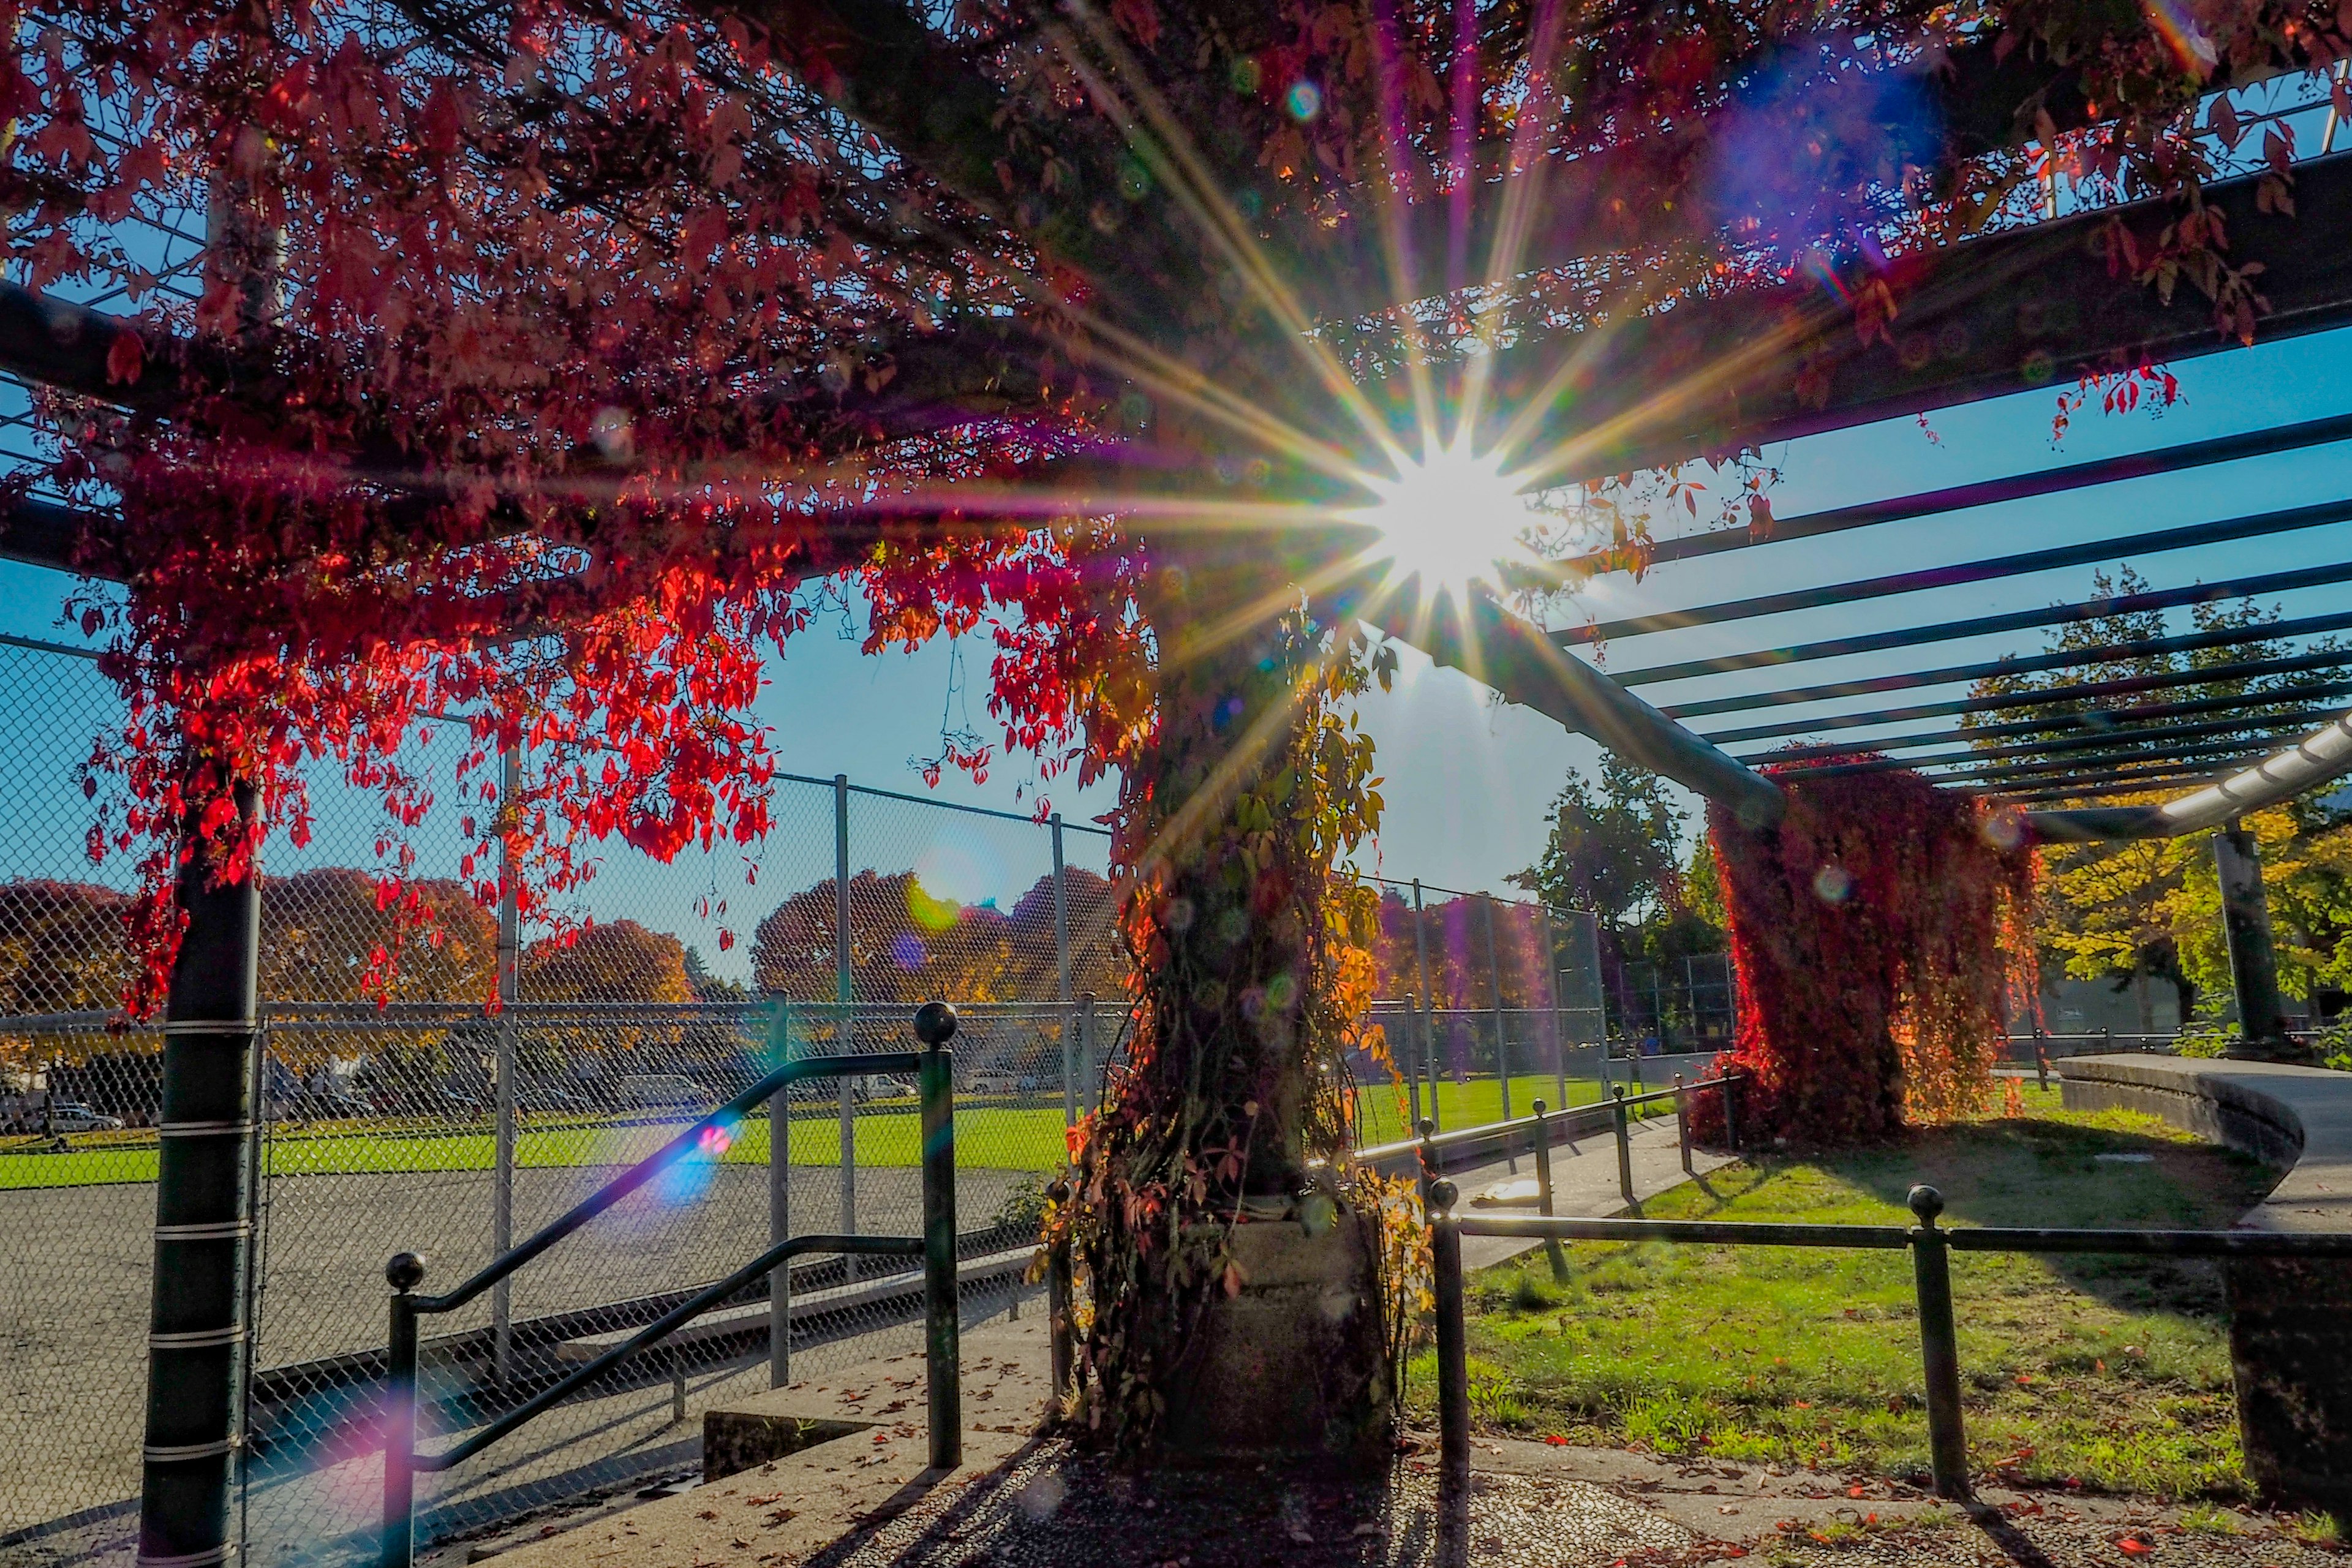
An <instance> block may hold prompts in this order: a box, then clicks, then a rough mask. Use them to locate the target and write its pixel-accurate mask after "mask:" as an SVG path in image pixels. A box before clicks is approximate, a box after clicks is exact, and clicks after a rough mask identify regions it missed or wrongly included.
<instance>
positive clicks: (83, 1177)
mask: <svg viewBox="0 0 2352 1568" xmlns="http://www.w3.org/2000/svg"><path fill="white" fill-rule="evenodd" d="M1568 1089H1569V1102H1570V1104H1574V1105H1589V1104H1591V1103H1592V1102H1593V1101H1594V1100H1598V1099H1600V1097H1601V1086H1600V1085H1599V1084H1598V1083H1595V1082H1593V1081H1592V1080H1591V1079H1581V1080H1580V1079H1570V1080H1569V1086H1568ZM1538 1096H1540V1097H1541V1098H1542V1099H1543V1100H1544V1101H1545V1102H1546V1103H1547V1104H1549V1103H1550V1102H1551V1101H1552V1100H1555V1099H1557V1098H1558V1093H1557V1085H1556V1084H1555V1083H1554V1082H1553V1080H1552V1079H1549V1078H1547V1077H1539V1076H1534V1075H1530V1076H1528V1077H1524V1078H1514V1079H1512V1080H1511V1109H1512V1110H1513V1112H1514V1113H1515V1114H1517V1115H1520V1116H1525V1115H1527V1114H1528V1110H1530V1109H1531V1108H1532V1106H1533V1104H1534V1101H1535V1100H1536V1099H1537V1098H1538ZM1502 1101H1503V1095H1502V1086H1501V1085H1500V1084H1499V1083H1497V1082H1496V1080H1494V1079H1474V1080H1473V1081H1471V1082H1469V1083H1467V1084H1456V1083H1452V1082H1446V1083H1441V1084H1440V1085H1439V1086H1438V1100H1437V1104H1438V1114H1439V1116H1440V1118H1441V1119H1442V1121H1443V1124H1444V1126H1446V1127H1448V1128H1459V1127H1470V1126H1475V1125H1477V1124H1479V1123H1481V1122H1487V1121H1498V1120H1500V1119H1501V1117H1502V1114H1503V1109H1502ZM1360 1108H1361V1115H1362V1120H1363V1123H1364V1136H1363V1142H1365V1143H1366V1144H1372V1143H1385V1142H1392V1141H1394V1140H1396V1139H1400V1138H1403V1137H1407V1136H1409V1135H1410V1133H1409V1131H1408V1129H1407V1128H1406V1115H1405V1106H1404V1089H1403V1088H1402V1086H1395V1087H1391V1086H1389V1085H1385V1084H1382V1085H1375V1086H1372V1087H1370V1088H1368V1089H1364V1090H1363V1092H1362V1097H1361V1100H1360ZM677 1126H678V1124H677V1123H670V1124H667V1125H666V1126H648V1127H628V1128H617V1129H616V1128H611V1127H603V1126H582V1125H579V1124H577V1119H576V1118H569V1117H565V1118H552V1117H551V1118H545V1119H539V1118H526V1119H525V1121H524V1125H523V1128H522V1130H521V1131H520V1133H519V1134H518V1135H517V1137H516V1141H515V1160H516V1163H518V1164H520V1165H522V1166H525V1167H566V1166H582V1165H623V1164H626V1163H630V1162H631V1161H634V1160H639V1159H643V1158H644V1157H645V1156H646V1155H647V1154H649V1153H651V1152H653V1151H654V1150H655V1149H656V1148H657V1147H659V1146H660V1144H661V1143H662V1142H663V1141H664V1140H665V1139H667V1138H668V1137H669V1136H671V1135H672V1134H673V1133H674V1132H675V1131H677ZM153 1139H154V1135H153V1134H152V1133H142V1132H139V1131H126V1132H113V1133H103V1132H101V1133H90V1134H84V1135H81V1136H79V1137H76V1138H74V1139H73V1140H71V1142H72V1145H73V1146H72V1147H71V1148H70V1149H69V1150H68V1152H65V1153H62V1154H57V1153H38V1154H35V1153H21V1154H20V1153H9V1154H5V1155H0V1191H5V1190H7V1189H10V1188H26V1187H78V1186H92V1185H99V1184H109V1183H120V1182H152V1181H153V1180H154V1179H155V1146H154V1142H153ZM856 1140H857V1147H856V1157H857V1162H858V1163H859V1164H861V1165H867V1166H882V1165H911V1164H913V1163H916V1159H917V1155H918V1152H919V1141H918V1138H917V1113H916V1111H915V1110H914V1108H913V1106H912V1105H911V1104H908V1106H907V1108H906V1109H904V1110H898V1109H895V1108H891V1109H881V1110H871V1109H863V1108H861V1109H860V1110H859V1111H858V1113H857V1121H856ZM26 1142H30V1141H29V1140H27V1141H26ZM840 1146H841V1134H840V1129H839V1123H838V1122H837V1121H835V1118H834V1117H833V1116H832V1115H831V1114H830V1113H824V1114H820V1115H816V1116H810V1117H796V1118H794V1120H793V1163H795V1164H803V1165H824V1164H831V1163H834V1162H835V1160H836V1159H837V1158H838V1157H839V1151H840ZM492 1153H493V1150H492V1145H491V1139H490V1132H489V1129H488V1127H487V1126H485V1127H480V1128H478V1129H467V1130H463V1131H448V1132H439V1131H425V1132H419V1131H415V1130H414V1129H413V1128H412V1127H404V1126H400V1125H397V1124H387V1125H385V1126H383V1127H381V1128H370V1127H359V1128H350V1127H341V1128H337V1129H335V1130H333V1131H316V1132H313V1131H307V1130H299V1129H298V1130H280V1131H277V1132H276V1133H274V1134H273V1136H272V1137H271V1139H270V1142H269V1146H268V1165H269V1171H270V1173H271V1174H273V1175H309V1174H318V1175H327V1174H362V1173H370V1172H415V1171H487V1170H488V1169H489V1168H490V1164H491V1159H492ZM721 1157H722V1158H723V1159H726V1160H728V1161H730V1162H741V1163H751V1164H765V1163H767V1159H768V1124H767V1121H766V1120H765V1119H764V1118H762V1119H760V1120H756V1121H748V1122H746V1123H744V1124H743V1126H742V1128H741V1129H740V1131H739V1132H738V1134H737V1136H736V1139H735V1142H734V1143H733V1145H732V1146H731V1147H730V1148H729V1149H728V1150H727V1152H725V1154H724V1155H722V1156H721ZM956 1157H957V1162H958V1163H960V1164H964V1165H971V1166H988V1167H992V1168H995V1169H1000V1170H1016V1171H1050V1170H1057V1169H1059V1168H1060V1167H1061V1165H1062V1164H1063V1163H1064V1161H1065V1160H1066V1158H1067V1157H1068V1156H1067V1144H1066V1142H1065V1141H1064V1138H1063V1129H1062V1108H1061V1107H1060V1105H1058V1104H1051V1105H1031V1106H1017V1105H987V1104H980V1105H965V1106H962V1107H961V1108H959V1109H958V1110H957V1112H956Z"/></svg>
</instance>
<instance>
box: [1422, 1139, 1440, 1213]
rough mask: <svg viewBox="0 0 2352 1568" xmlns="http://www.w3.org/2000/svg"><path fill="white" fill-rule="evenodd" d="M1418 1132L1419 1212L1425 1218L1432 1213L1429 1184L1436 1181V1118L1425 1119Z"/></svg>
mask: <svg viewBox="0 0 2352 1568" xmlns="http://www.w3.org/2000/svg"><path fill="white" fill-rule="evenodd" d="M1418 1131H1420V1133H1421V1149H1420V1163H1421V1212H1422V1215H1423V1218H1426V1217H1428V1215H1430V1213H1431V1212H1432V1210H1431V1208H1430V1199H1429V1184H1430V1183H1432V1182H1433V1181H1435V1180H1437V1118H1435V1117H1434V1116H1432V1117H1429V1118H1427V1119H1426V1120H1424V1121H1423V1122H1422V1124H1421V1126H1420V1128H1419V1129H1418Z"/></svg>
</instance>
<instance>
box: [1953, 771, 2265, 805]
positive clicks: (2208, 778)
mask: <svg viewBox="0 0 2352 1568" xmlns="http://www.w3.org/2000/svg"><path fill="white" fill-rule="evenodd" d="M2220 776H2221V774H2220V773H2216V772H2214V771H2212V770H2210V769H2207V770H2203V771H2188V772H2182V773H2164V774H2160V775H2158V777H2156V778H2152V779H2149V778H2138V777H2135V778H2131V779H2127V780H2126V781H2125V782H2123V783H2121V784H2101V783H2099V782H2097V780H2096V778H2095V777H2094V778H2090V779H2086V780H2084V781H2082V782H2079V783H2075V784H2065V785H2057V786H2051V787H2047V788H2043V787H2038V786H2037V787H2036V788H2033V789H2031V790H2028V791H2026V792H2024V793H2023V794H2019V793H2017V792H2016V791H2013V790H2006V789H1999V788H1987V789H1966V790H1963V791H1961V793H1962V794H1966V795H1993V796H1996V797H1998V798H2000V799H2001V800H2006V801H2009V802H2011V803H2013V804H2015V805H2063V803H2065V802H2067V801H2074V800H2096V799H2100V798H2104V797H2106V796H2110V795H2147V794H2149V793H2151V792H2152V791H2156V790H2168V789H2179V788H2180V787H2181V786H2182V785H2183V784H2211V783H2212V782H2213V781H2214V780H2215V779H2216V778H2218V777H2220Z"/></svg>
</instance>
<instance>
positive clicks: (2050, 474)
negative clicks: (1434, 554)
mask: <svg viewBox="0 0 2352 1568" xmlns="http://www.w3.org/2000/svg"><path fill="white" fill-rule="evenodd" d="M2336 441H2352V414H2339V415H2336V416H2333V417H2330V418H2326V419H2307V420H2305V421H2303V422H2302V423H2300V424H2295V425H2280V426H2274V427H2273V428H2271V429H2267V430H2250V431H2247V432H2245V433H2244V434H2242V435H2238V436H2221V437H2215V438H2213V439H2212V440H2210V441H2189V442H2184V443H2182V444H2181V445H2180V446H2178V447H2158V448H2157V449H2155V450H2154V451H2148V452H2130V453H2126V454H2125V455H2124V456H2122V457H2118V458H2094V459H2093V460H2091V461H2089V462H2086V463H2067V464H2064V465H2063V466H2061V467H2058V468H2043V469H2042V470H2040V471H2039V472H2036V473H2031V474H2012V475H2009V476H2006V477H2004V478H2001V479H1979V480H1976V481H1974V482H1972V483H1969V484H1965V485H1948V486H1946V487H1945V488H1943V489H1934V490H1922V491H1920V492H1918V493H1917V494H1915V495H1907V496H1895V497H1893V498H1891V499H1889V500H1874V501H1860V502H1857V503H1855V504H1854V505H1853V506H1842V507H1832V508H1830V509H1829V510H1824V511H1814V512H1805V513H1801V514H1800V515H1798V516H1796V517H1779V518H1774V519H1773V520H1772V521H1770V522H1769V523H1765V524H1761V525H1759V524H1750V523H1743V524H1741V525H1740V526H1739V527H1738V528H1724V529H1713V530H1709V531H1706V532H1704V533H1685V534H1680V535H1677V536H1676V537H1675V538H1672V539H1660V540H1654V541H1652V542H1650V543H1649V544H1648V545H1647V546H1646V547H1645V548H1644V549H1643V551H1642V552H1641V554H1642V565H1643V569H1644V570H1647V569H1648V568H1651V567H1654V566H1662V565H1664V564H1665V563H1667V562H1670V561H1694V560H1697V559H1699V558H1701V557H1703V556H1708V555H1720V554H1722V553H1723V552H1726V551H1730V550H1749V549H1753V548H1755V547H1756V546H1758V545H1761V544H1780V543H1784V542H1787V541H1789V540H1792V539H1818V538H1820V537H1821V536H1822V535H1823V534H1828V533H1843V532H1844V531H1846V530H1848V529H1853V528H1872V527H1875V526H1876V525H1878V524H1879V523H1882V522H1906V521H1911V520H1912V519H1914V518H1921V517H1936V516H1940V515H1942V514H1944V513H1947V512H1954V511H1966V510H1969V509H1970V508H1972V507H1980V506H1994V505H1998V504H2000V503H2001V502H2003V501H2013V500H2032V498H2034V497H2036V496H2047V495H2060V494H2063V493H2064V492H2066V491H2069V490H2076V489H2087V488H2089V487H2091V486H2095V485H2107V484H2115V483H2116V482H2118V481H2121V480H2126V479H2146V478H2148V477H2150V476H2152V475H2157V474H2177V473H2180V472H2182V471H2184V470H2186V469H2189V468H2206V467H2209V466H2210V465H2213V464H2216V463H2233V462H2237V461H2240V460H2241V459H2242V458H2261V457H2268V456H2271V455H2273V454H2275V453H2279V452H2293V451H2300V450H2303V449H2305V448H2306V447H2323V446H2326V445H2328V444H2330V443H2332V442H2336ZM1628 565H1629V563H1627V562H1626V561H1625V559H1624V556H1623V552H1619V551H1613V550H1594V551H1588V552H1586V553H1584V554H1582V555H1573V556H1570V557H1569V558H1568V559H1567V560H1565V561H1562V562H1560V563H1559V565H1558V567H1557V572H1558V574H1559V576H1560V577H1561V578H1562V579H1563V580H1574V579H1579V578H1586V577H1595V576H1600V575H1601V574H1605V573H1609V572H1615V571H1623V570H1626V569H1627V567H1628Z"/></svg>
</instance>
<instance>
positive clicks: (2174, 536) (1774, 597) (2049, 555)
mask: <svg viewBox="0 0 2352 1568" xmlns="http://www.w3.org/2000/svg"><path fill="white" fill-rule="evenodd" d="M2347 518H2352V500H2330V501H2321V502H2319V503H2317V504H2315V505H2313V506H2298V507H2289V508H2286V509H2284V510H2278V511H2265V512H2256V513H2253V514H2252V515H2250V516H2246V517H2233V518H2225V519H2222V520H2221V521H2215V522H2199V523H2190V524H2189V525H2188V526H2186V527H2182V528H2165V529H2155V530H2151V531H2147V532H2144V533H2135V534H2128V535H2126V536H2124V537H2121V538H2116V539H2093V540H2085V541H2084V542H2081V543H2076V544H2060V545H2054V546H2053V547H2051V548H2049V549H2047V550H2027V551H2021V552H2016V553H2013V554H2009V555H1994V556H1989V557H1987V558H1985V559H1984V560H1981V561H1964V562H1959V563H1955V564H1953V565H1949V566H1923V567H1920V568H1918V569H1917V570H1916V571H1911V572H1890V573H1886V574H1883V575H1880V576H1876V577H1863V578H1857V579H1855V580H1854V581H1853V582H1848V583H1825V584H1822V585H1821V586H1819V587H1814V588H1792V589H1790V590H1788V591H1786V592H1783V593H1779V594H1759V595H1755V596H1754V597H1751V598H1746V599H1726V600H1723V601H1721V602H1720V603H1717V604H1713V605H1692V606H1690V607H1689V608H1687V609H1681V610H1660V611H1658V612H1656V613H1655V614H1653V615H1646V616H1626V617H1625V618H1623V619H1622V620H1614V621H1597V622H1594V623H1592V624H1591V625H1589V626H1569V627H1565V628H1563V629H1561V630H1559V631H1557V632H1554V633H1553V634H1552V636H1553V637H1555V638H1557V639H1558V640H1559V644H1560V646H1561V647H1578V646H1580V645H1582V644H1586V643H1594V642H1601V641H1604V640H1612V639H1614V638H1617V637H1647V636H1651V635H1653V634H1654V633H1658V632H1671V631H1681V630H1684V629H1686V628H1688V627H1691V626H1720V625H1721V624H1723V623H1724V622H1726V621H1745V620H1753V619H1755V618H1757V617H1758V616H1779V615H1786V614H1788V613H1789V612H1790V611H1791V610H1818V609H1822V608H1824V607H1826V606H1828V605H1852V604H1858V603H1860V602H1862V601H1864V600H1865V599H1884V598H1889V597H1893V596H1895V595H1901V594H1923V593H1927V592H1928V591H1930V590H1932V589H1936V588H1956V587H1959V586H1961V585H1963V584H1969V583H1990V582H1996V581H1999V580H2000V579H2001V578H2004V577H2022V576H2027V575H2030V574H2033V573H2036V572H2052V571H2056V570H2058V569H2059V568H2061V567H2066V566H2084V565H2089V564H2091V563H2094V562H2099V561H2112V560H2116V559H2118V558H2120V557H2122V556H2125V555H2159V554H2162V553H2164V552H2167V551H2173V550H2198V549H2202V548H2204V547H2206V546H2209V545H2214V544H2227V543H2230V542H2232V541H2236V540H2241V539H2260V538H2264V537H2267V536H2269V535H2272V534H2278V533H2292V532H2294V531H2298V530H2301V529H2306V528H2324V527H2326V526H2327V525H2328V524H2330V523H2336V522H2342V521H2346V520H2347Z"/></svg>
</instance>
